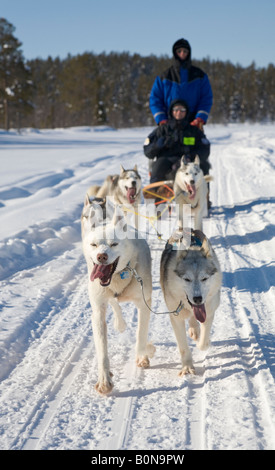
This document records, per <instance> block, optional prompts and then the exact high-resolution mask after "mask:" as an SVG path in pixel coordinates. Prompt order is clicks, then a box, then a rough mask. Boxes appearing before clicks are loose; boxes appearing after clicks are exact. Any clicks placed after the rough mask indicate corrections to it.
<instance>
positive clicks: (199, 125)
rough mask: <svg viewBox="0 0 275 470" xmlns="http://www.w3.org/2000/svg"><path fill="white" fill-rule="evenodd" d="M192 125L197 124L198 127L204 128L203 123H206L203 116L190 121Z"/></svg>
mask: <svg viewBox="0 0 275 470" xmlns="http://www.w3.org/2000/svg"><path fill="white" fill-rule="evenodd" d="M190 124H191V126H196V127H198V128H199V129H200V130H202V129H203V125H204V124H205V122H204V120H203V119H202V118H199V117H198V118H196V119H194V121H192V122H190Z"/></svg>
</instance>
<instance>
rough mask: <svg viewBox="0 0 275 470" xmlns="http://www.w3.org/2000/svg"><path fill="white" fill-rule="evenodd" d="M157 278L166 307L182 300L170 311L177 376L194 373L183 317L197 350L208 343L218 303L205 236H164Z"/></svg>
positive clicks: (217, 280)
mask: <svg viewBox="0 0 275 470" xmlns="http://www.w3.org/2000/svg"><path fill="white" fill-rule="evenodd" d="M160 269H161V272H160V282H161V287H162V291H163V295H164V298H165V302H166V305H167V307H168V309H169V310H170V311H174V310H175V307H177V306H178V305H179V303H180V302H182V304H183V306H182V310H181V312H180V313H179V315H178V316H175V315H174V314H170V319H171V323H172V326H173V329H174V332H175V335H176V339H177V344H178V348H179V351H180V355H181V362H182V369H181V372H180V373H179V375H180V376H183V375H185V374H194V373H195V369H194V366H193V362H192V356H191V352H190V350H189V347H188V343H187V337H186V331H185V320H189V335H190V337H191V338H192V339H193V340H194V341H197V342H198V343H197V346H198V348H199V349H201V350H206V349H207V348H208V346H209V344H210V341H209V337H210V329H211V325H212V321H213V318H214V313H215V310H216V309H217V308H218V306H219V303H220V289H221V280H222V275H221V270H220V265H219V262H218V259H217V256H216V254H215V252H214V250H213V248H212V246H211V244H210V242H209V240H208V239H207V238H206V236H205V235H204V234H203V233H202V232H201V231H199V230H191V232H190V230H185V229H183V230H181V231H179V232H178V233H176V234H173V235H172V236H171V237H170V239H169V240H168V242H167V244H166V247H165V249H164V251H163V253H162V257H161V266H160ZM198 322H199V323H198Z"/></svg>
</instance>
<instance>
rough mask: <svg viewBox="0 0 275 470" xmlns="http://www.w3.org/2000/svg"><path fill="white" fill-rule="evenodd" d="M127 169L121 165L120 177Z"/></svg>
mask: <svg viewBox="0 0 275 470" xmlns="http://www.w3.org/2000/svg"><path fill="white" fill-rule="evenodd" d="M124 171H125V169H124V168H123V166H122V165H120V175H122V174H123V173H124Z"/></svg>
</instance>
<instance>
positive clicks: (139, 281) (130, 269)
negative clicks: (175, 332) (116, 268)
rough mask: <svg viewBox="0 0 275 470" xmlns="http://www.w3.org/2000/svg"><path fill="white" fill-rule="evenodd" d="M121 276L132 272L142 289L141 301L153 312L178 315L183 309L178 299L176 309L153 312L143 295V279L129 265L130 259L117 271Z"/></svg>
mask: <svg viewBox="0 0 275 470" xmlns="http://www.w3.org/2000/svg"><path fill="white" fill-rule="evenodd" d="M118 274H119V275H120V277H121V279H127V277H129V275H130V274H132V276H134V278H135V279H136V280H137V282H138V283H139V284H140V287H141V291H142V297H143V301H144V303H145V305H146V307H147V308H148V309H149V310H150V311H151V312H152V313H154V314H156V315H166V314H170V313H173V314H174V315H175V316H177V315H179V313H180V311H181V310H182V309H183V303H182V301H180V303H179V305H178V307H177V308H176V310H173V311H171V312H169V311H168V312H155V311H154V310H152V309H151V307H149V305H148V303H147V302H146V300H145V296H144V288H143V280H142V278H141V277H140V276H139V275H138V273H137V271H136V270H135V269H134V268H131V266H130V261H129V262H128V263H127V265H126V266H125V268H124V269H123V270H122V271H120V272H119V273H118ZM115 297H118V294H115Z"/></svg>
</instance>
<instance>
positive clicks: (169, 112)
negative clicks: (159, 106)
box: [168, 99, 189, 118]
mask: <svg viewBox="0 0 275 470" xmlns="http://www.w3.org/2000/svg"><path fill="white" fill-rule="evenodd" d="M177 105H181V106H183V107H184V108H186V117H187V115H188V113H189V106H188V104H187V103H186V101H184V100H181V99H175V100H173V101H172V102H171V103H170V106H169V111H168V114H169V116H170V117H171V118H172V117H173V113H172V111H173V108H174V106H177Z"/></svg>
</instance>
